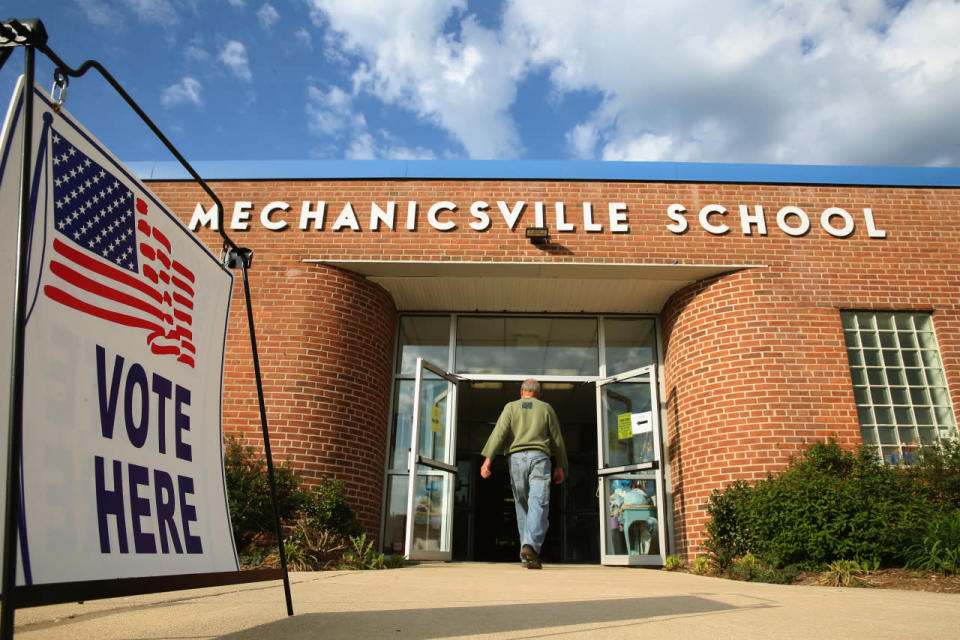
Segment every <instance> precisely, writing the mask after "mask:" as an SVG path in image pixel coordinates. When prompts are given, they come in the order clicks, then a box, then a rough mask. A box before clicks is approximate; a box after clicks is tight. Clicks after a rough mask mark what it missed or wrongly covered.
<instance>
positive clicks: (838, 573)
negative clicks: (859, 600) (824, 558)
mask: <svg viewBox="0 0 960 640" xmlns="http://www.w3.org/2000/svg"><path fill="white" fill-rule="evenodd" d="M868 573H869V571H867V570H866V569H865V568H863V567H861V566H860V563H859V562H857V561H856V560H837V561H835V562H831V563H830V564H829V565H827V573H826V574H825V575H824V576H823V577H822V578H821V579H820V584H825V585H828V586H831V587H865V586H867V581H866V579H865V577H866V575H867V574H868Z"/></svg>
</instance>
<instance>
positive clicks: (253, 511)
mask: <svg viewBox="0 0 960 640" xmlns="http://www.w3.org/2000/svg"><path fill="white" fill-rule="evenodd" d="M273 471H274V477H275V478H276V483H277V503H278V505H279V509H280V519H281V521H288V520H290V519H292V518H293V517H294V516H295V515H296V514H297V512H298V511H300V509H302V508H303V506H304V504H305V501H306V500H307V498H308V496H307V494H306V492H304V491H303V490H302V489H300V478H299V476H298V475H297V473H296V472H295V471H294V470H293V469H291V468H290V467H289V466H288V465H286V464H282V463H281V464H274V467H273ZM224 474H225V476H226V481H227V501H228V502H229V505H230V520H231V523H232V525H233V539H234V542H235V543H236V545H237V549H238V550H241V551H246V550H247V549H248V548H249V547H250V545H251V543H252V542H254V541H255V540H256V539H257V538H258V537H261V536H266V537H268V538H273V537H274V536H273V533H274V530H275V526H274V518H273V504H272V503H271V500H270V481H269V478H268V475H267V463H266V461H265V460H264V459H263V458H261V457H259V456H258V455H257V454H256V452H255V451H254V449H253V447H250V446H245V445H242V444H240V443H239V442H238V441H237V440H236V439H235V438H233V437H228V438H227V440H226V453H225V455H224Z"/></svg>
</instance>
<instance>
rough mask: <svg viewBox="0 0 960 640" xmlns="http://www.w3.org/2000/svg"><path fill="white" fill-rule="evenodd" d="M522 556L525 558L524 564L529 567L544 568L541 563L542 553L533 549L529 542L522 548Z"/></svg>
mask: <svg viewBox="0 0 960 640" xmlns="http://www.w3.org/2000/svg"><path fill="white" fill-rule="evenodd" d="M520 557H521V558H523V562H524V566H526V567H527V569H542V568H543V565H542V564H540V554H538V553H537V552H536V551H534V550H533V547H531V546H530V545H528V544H525V545H523V548H522V549H520Z"/></svg>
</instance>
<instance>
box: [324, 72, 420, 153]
mask: <svg viewBox="0 0 960 640" xmlns="http://www.w3.org/2000/svg"><path fill="white" fill-rule="evenodd" d="M306 113H307V128H308V130H309V131H310V133H312V134H313V135H315V136H317V137H319V138H325V139H332V140H335V141H338V142H340V143H342V144H343V145H345V151H344V156H345V157H346V158H349V159H351V160H367V159H374V158H386V159H397V160H399V159H405V160H411V159H427V158H433V157H434V154H433V152H432V151H430V150H429V149H424V148H422V147H408V146H406V145H404V144H402V142H400V141H398V140H397V139H396V137H394V136H393V135H392V134H390V133H389V132H386V131H382V130H381V131H377V132H376V133H371V132H370V131H369V130H368V128H367V120H366V118H365V117H364V116H363V113H361V112H360V110H359V109H357V108H356V105H355V103H354V97H353V96H352V95H351V94H349V93H347V92H346V91H344V90H343V89H341V88H340V87H330V88H329V89H328V90H327V91H324V90H322V89H319V88H317V87H315V86H309V87H307V105H306ZM337 153H338V152H337V146H336V145H332V144H324V145H323V149H322V150H318V153H316V154H315V155H319V156H323V155H333V154H337Z"/></svg>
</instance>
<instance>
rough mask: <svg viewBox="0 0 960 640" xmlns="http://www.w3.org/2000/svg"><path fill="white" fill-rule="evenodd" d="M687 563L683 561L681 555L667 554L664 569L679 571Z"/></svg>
mask: <svg viewBox="0 0 960 640" xmlns="http://www.w3.org/2000/svg"><path fill="white" fill-rule="evenodd" d="M686 564H687V563H685V562H684V561H683V558H682V557H680V556H675V555H670V556H667V560H666V562H665V563H664V565H663V568H664V570H666V571H679V570H680V569H683V568H684V567H685V566H686Z"/></svg>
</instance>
